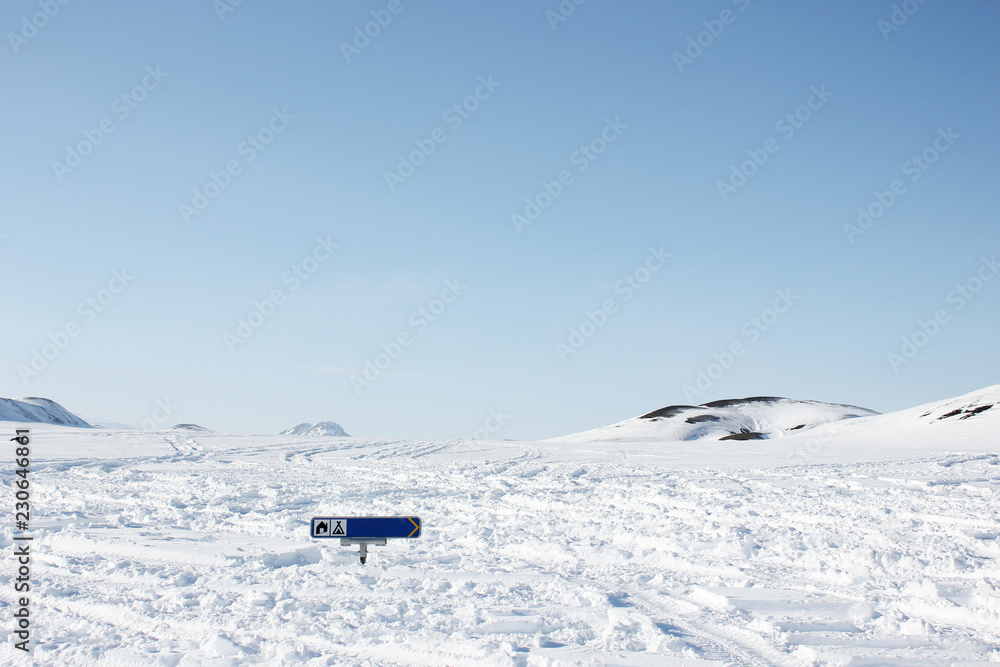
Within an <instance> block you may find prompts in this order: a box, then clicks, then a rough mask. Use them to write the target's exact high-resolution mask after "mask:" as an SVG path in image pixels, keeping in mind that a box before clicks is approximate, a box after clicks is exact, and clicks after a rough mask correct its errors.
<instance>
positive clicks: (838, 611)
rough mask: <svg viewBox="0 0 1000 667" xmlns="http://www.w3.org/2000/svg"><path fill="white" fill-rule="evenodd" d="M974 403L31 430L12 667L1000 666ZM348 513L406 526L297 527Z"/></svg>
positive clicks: (993, 548) (994, 544) (999, 456)
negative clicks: (721, 427) (720, 422)
mask: <svg viewBox="0 0 1000 667" xmlns="http://www.w3.org/2000/svg"><path fill="white" fill-rule="evenodd" d="M997 399H1000V387H992V388H989V389H986V390H983V391H982V392H977V393H975V394H970V395H968V396H965V397H960V398H959V399H955V400H954V401H949V402H942V403H935V404H932V405H929V406H922V407H921V408H915V409H913V410H907V411H903V412H900V413H893V414H887V415H874V416H868V417H860V418H856V419H849V420H845V421H843V422H837V423H836V424H835V425H834V426H818V427H815V428H812V429H801V430H799V431H796V432H794V433H785V434H784V436H783V437H780V438H774V439H770V440H751V441H723V442H718V441H711V442H709V441H705V440H694V441H686V442H651V441H642V442H638V443H634V444H625V443H622V442H614V443H610V444H604V443H600V442H591V443H586V444H581V443H574V442H571V441H562V442H560V441H551V442H545V443H524V442H485V443H484V442H474V441H417V440H404V441H381V440H365V439H360V438H343V437H336V438H335V437H294V436H273V435H272V436H252V435H227V434H220V433H213V432H205V433H202V432H189V433H185V432H178V431H163V432H160V433H155V434H142V433H138V432H125V431H105V430H92V429H70V428H65V427H58V426H47V425H36V426H32V436H33V446H32V449H33V466H32V468H33V469H32V473H31V475H32V480H33V482H34V488H33V494H34V495H33V498H32V501H33V503H34V514H33V517H32V519H33V521H32V529H33V532H34V534H35V536H36V539H35V542H34V545H33V549H34V551H35V558H34V560H33V562H32V567H33V572H32V576H33V579H34V582H35V584H36V588H35V590H34V591H33V593H32V612H33V618H34V621H35V623H36V627H35V630H36V632H37V636H38V638H39V640H40V643H39V645H38V646H37V647H36V649H35V652H34V656H33V660H34V664H37V665H89V664H93V665H97V664H100V665H128V664H164V665H237V664H268V665H282V664H314V665H483V664H485V665H539V666H542V665H551V666H555V665H591V664H592V665H690V666H694V665H726V664H729V665H826V664H830V665H899V666H901V667H902V666H907V667H911V666H916V667H920V666H930V665H935V666H937V665H979V664H990V663H994V662H1000V560H998V559H1000V502H998V501H1000V452H998V444H1000V442H998V437H997V436H998V434H1000V407H994V408H992V409H986V410H979V411H978V412H975V410H976V408H977V407H982V406H983V405H986V404H991V403H990V402H992V401H996V400H997ZM955 410H959V412H955ZM946 415H947V416H946ZM23 426H24V425H23V424H14V423H6V424H2V423H0V432H12V431H13V429H14V428H16V427H23ZM3 429H6V430H3ZM12 469H13V461H12V458H11V460H10V461H9V462H8V463H6V464H4V463H0V479H2V481H3V484H4V488H5V489H7V490H6V491H3V493H7V494H10V497H9V498H8V499H7V500H5V501H3V502H4V503H5V504H6V505H7V506H8V507H11V506H12V502H13V498H12V494H13V491H12V490H11V488H10V484H11V482H12V477H13V474H12ZM353 514H359V515H392V514H402V515H418V516H420V517H421V518H422V520H423V536H422V537H421V538H420V539H417V540H409V541H404V540H398V541H393V542H390V543H389V545H388V546H385V547H375V548H373V549H372V550H371V552H370V557H369V559H368V564H367V565H361V564H360V563H359V562H358V557H357V547H353V548H346V547H341V546H339V542H336V541H322V542H320V541H317V540H312V539H310V537H309V534H308V531H309V528H308V523H309V519H310V518H311V517H312V516H316V515H325V516H334V515H337V516H343V515H353ZM11 538H12V533H11V526H10V522H9V521H7V522H5V523H4V529H3V533H2V539H0V543H2V544H0V546H2V547H3V549H4V553H5V554H8V555H9V554H10V553H12V550H13V547H12V539H11ZM4 560H5V562H6V563H8V564H7V565H5V566H4V568H3V569H2V570H0V574H2V576H0V590H3V591H4V595H3V604H4V605H9V604H10V601H11V598H12V588H13V587H12V581H11V574H12V567H11V566H10V563H11V562H12V559H10V558H5V559H4ZM0 614H2V616H3V617H4V618H5V619H7V620H6V621H5V622H4V623H3V624H2V630H0V634H2V635H3V636H4V638H5V639H6V641H5V642H4V644H3V645H2V648H0V663H3V664H27V663H28V661H27V659H26V658H25V657H24V656H23V655H22V654H21V652H19V651H16V650H14V649H13V648H12V647H11V643H10V634H9V633H10V628H11V623H10V618H11V609H10V608H9V606H7V607H6V608H5V609H3V610H0Z"/></svg>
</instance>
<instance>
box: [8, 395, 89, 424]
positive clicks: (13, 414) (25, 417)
mask: <svg viewBox="0 0 1000 667" xmlns="http://www.w3.org/2000/svg"><path fill="white" fill-rule="evenodd" d="M0 421H9V422H36V423H42V424H57V425H59V426H78V427H81V428H93V427H92V426H91V425H90V424H88V423H87V422H85V421H84V420H82V419H80V418H79V417H77V416H76V415H74V414H73V413H72V412H70V411H69V410H67V409H66V408H64V407H63V406H61V405H59V404H58V403H56V402H55V401H52V400H49V399H47V398H37V397H34V396H32V397H29V398H17V399H14V398H0Z"/></svg>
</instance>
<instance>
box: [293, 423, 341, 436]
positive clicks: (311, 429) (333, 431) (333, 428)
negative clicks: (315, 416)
mask: <svg viewBox="0 0 1000 667" xmlns="http://www.w3.org/2000/svg"><path fill="white" fill-rule="evenodd" d="M278 435H323V436H329V435H332V436H338V437H345V438H349V437H350V436H349V435H347V431H345V430H344V429H343V428H342V427H341V426H340V424H338V423H337V422H320V423H318V424H304V423H303V424H299V425H298V426H293V427H292V428H290V429H286V430H284V431H282V432H281V433H279V434H278Z"/></svg>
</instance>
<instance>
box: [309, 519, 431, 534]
mask: <svg viewBox="0 0 1000 667" xmlns="http://www.w3.org/2000/svg"><path fill="white" fill-rule="evenodd" d="M312 536H313V537H339V538H341V539H381V538H393V539H395V538H407V537H420V517H418V516H341V517H326V516H319V517H313V520H312Z"/></svg>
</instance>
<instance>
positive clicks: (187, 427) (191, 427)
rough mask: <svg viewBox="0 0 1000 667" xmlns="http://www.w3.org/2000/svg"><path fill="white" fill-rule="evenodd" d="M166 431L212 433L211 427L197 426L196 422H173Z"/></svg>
mask: <svg viewBox="0 0 1000 667" xmlns="http://www.w3.org/2000/svg"><path fill="white" fill-rule="evenodd" d="M167 430H168V431H199V432H201V433H213V432H214V431H212V429H210V428H205V427H204V426H198V425H197V424H174V425H173V426H171V427H170V428H168V429H167Z"/></svg>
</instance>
